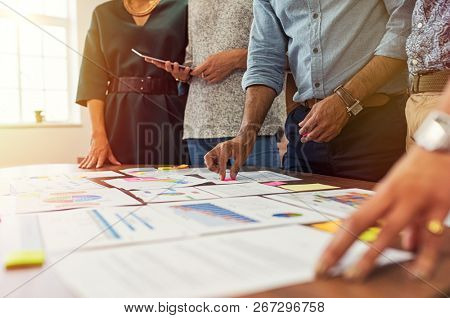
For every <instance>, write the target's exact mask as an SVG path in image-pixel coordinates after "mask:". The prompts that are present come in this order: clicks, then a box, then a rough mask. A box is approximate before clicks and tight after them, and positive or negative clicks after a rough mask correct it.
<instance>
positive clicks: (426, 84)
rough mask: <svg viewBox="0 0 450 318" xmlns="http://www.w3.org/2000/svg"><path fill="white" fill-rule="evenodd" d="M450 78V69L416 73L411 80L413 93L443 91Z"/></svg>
mask: <svg viewBox="0 0 450 318" xmlns="http://www.w3.org/2000/svg"><path fill="white" fill-rule="evenodd" d="M449 79H450V70H443V71H437V72H432V73H426V74H418V75H414V76H413V78H412V80H411V89H410V90H411V94H418V93H440V92H443V91H444V89H445V86H446V85H447V82H448V80H449Z"/></svg>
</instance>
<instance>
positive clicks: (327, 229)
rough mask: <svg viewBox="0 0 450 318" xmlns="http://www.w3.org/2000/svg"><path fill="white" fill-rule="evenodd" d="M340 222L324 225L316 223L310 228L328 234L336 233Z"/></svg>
mask: <svg viewBox="0 0 450 318" xmlns="http://www.w3.org/2000/svg"><path fill="white" fill-rule="evenodd" d="M341 224H342V222H341V221H338V220H336V221H334V222H325V223H317V224H313V225H312V227H314V228H316V229H318V230H321V231H325V232H329V233H336V232H337V231H338V230H339V225H341Z"/></svg>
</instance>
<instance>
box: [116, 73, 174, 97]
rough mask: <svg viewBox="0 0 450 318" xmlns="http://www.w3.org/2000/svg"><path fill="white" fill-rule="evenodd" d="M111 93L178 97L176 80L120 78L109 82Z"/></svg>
mask: <svg viewBox="0 0 450 318" xmlns="http://www.w3.org/2000/svg"><path fill="white" fill-rule="evenodd" d="M110 93H139V94H147V95H178V84H177V82H176V81H175V79H167V78H158V77H119V78H114V79H112V80H111V81H110V82H109V86H108V94H110Z"/></svg>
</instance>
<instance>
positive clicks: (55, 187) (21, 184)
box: [10, 175, 105, 193]
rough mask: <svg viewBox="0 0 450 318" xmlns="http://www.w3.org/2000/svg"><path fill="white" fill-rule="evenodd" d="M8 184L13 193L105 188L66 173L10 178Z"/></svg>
mask: <svg viewBox="0 0 450 318" xmlns="http://www.w3.org/2000/svg"><path fill="white" fill-rule="evenodd" d="M10 184H11V189H12V192H13V193H27V192H41V191H78V190H91V189H104V188H105V187H104V186H102V185H100V184H98V183H95V182H93V181H91V180H87V179H85V178H70V177H68V176H66V175H53V176H52V175H43V176H35V177H23V178H18V179H15V180H12V181H11V182H10Z"/></svg>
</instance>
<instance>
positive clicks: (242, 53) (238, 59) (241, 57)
mask: <svg viewBox="0 0 450 318" xmlns="http://www.w3.org/2000/svg"><path fill="white" fill-rule="evenodd" d="M247 54H248V50H247V49H234V50H233V55H234V59H235V65H236V66H235V67H236V69H243V70H245V69H247Z"/></svg>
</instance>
